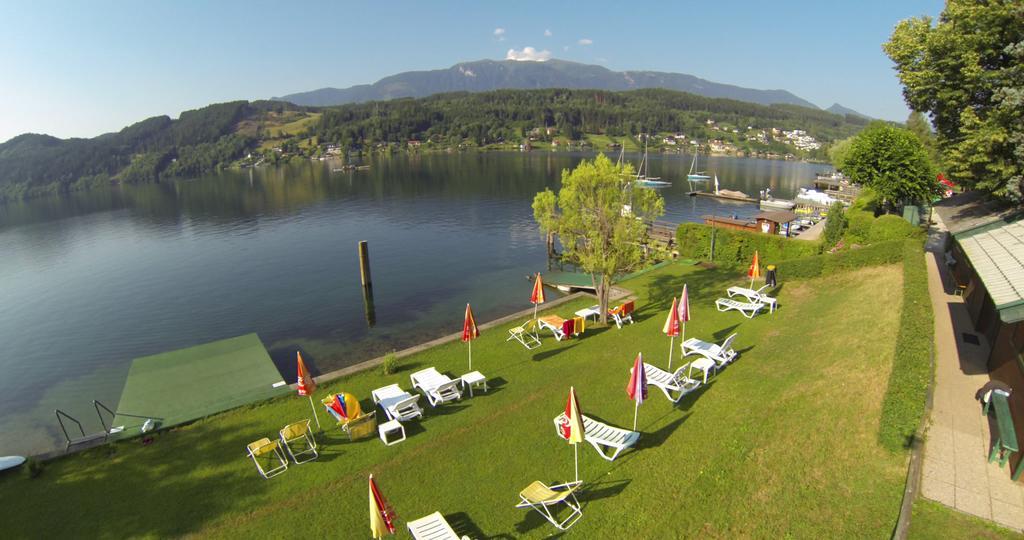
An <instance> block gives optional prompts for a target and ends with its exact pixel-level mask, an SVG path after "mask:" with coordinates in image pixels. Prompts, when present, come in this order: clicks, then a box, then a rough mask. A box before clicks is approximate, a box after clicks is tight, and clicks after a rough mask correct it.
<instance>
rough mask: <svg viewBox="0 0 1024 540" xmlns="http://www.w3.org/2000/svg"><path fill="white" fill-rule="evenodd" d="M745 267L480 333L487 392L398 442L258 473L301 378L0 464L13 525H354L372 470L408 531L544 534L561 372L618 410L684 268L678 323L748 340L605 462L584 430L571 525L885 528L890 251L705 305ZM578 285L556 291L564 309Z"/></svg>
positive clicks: (656, 533)
mask: <svg viewBox="0 0 1024 540" xmlns="http://www.w3.org/2000/svg"><path fill="white" fill-rule="evenodd" d="M738 281H739V279H738V278H737V277H736V276H733V275H727V274H722V273H721V272H717V271H712V270H702V269H700V268H699V267H696V266H684V265H670V266H667V267H665V268H662V269H659V270H656V271H652V272H649V273H647V274H643V275H641V276H640V277H638V278H635V279H633V280H631V281H629V282H626V283H624V284H623V285H624V286H625V287H628V288H630V289H632V290H633V291H634V292H635V293H636V295H637V297H638V300H637V306H638V312H637V313H636V316H635V318H636V319H638V322H637V323H636V324H633V325H629V326H627V327H626V328H623V329H622V330H617V329H615V328H614V327H611V328H591V329H588V331H587V333H586V334H585V336H584V337H583V338H582V339H576V340H569V341H566V342H556V341H555V340H554V339H553V338H551V337H550V335H546V336H545V337H544V343H543V346H542V347H541V348H539V349H535V350H534V351H527V350H525V349H523V348H522V347H520V346H519V345H518V344H514V343H506V342H505V335H506V331H505V328H501V329H491V330H489V331H485V333H484V335H483V336H482V337H481V339H479V340H478V341H477V342H476V343H474V344H473V359H474V364H473V367H474V368H475V369H479V370H480V371H482V372H483V373H484V374H486V375H487V376H488V377H489V378H490V380H491V385H492V390H491V391H490V392H489V393H487V394H477V397H474V398H472V399H465V400H463V401H462V402H461V403H457V404H452V405H445V406H442V407H440V408H438V409H431V410H428V411H427V415H426V418H425V419H423V420H422V421H419V422H410V423H407V424H406V428H407V432H408V435H409V438H408V440H406V441H405V442H403V443H401V444H398V445H396V446H392V447H385V446H383V445H382V444H381V443H380V441H379V440H377V439H372V440H365V441H361V442H358V443H349V442H347V441H346V440H344V439H343V438H342V437H341V435H340V433H339V432H338V431H337V430H335V429H330V430H328V431H327V432H326V433H324V434H323V435H322V436H321V437H320V440H321V442H322V444H323V447H322V450H323V452H322V456H321V458H320V459H319V460H318V461H316V462H312V463H309V464H305V465H299V466H293V467H291V468H289V470H288V471H287V472H285V473H284V474H282V475H281V476H278V477H276V478H273V479H271V480H269V481H268V480H264V479H262V478H260V477H258V476H257V474H256V472H255V469H254V467H253V466H252V463H251V461H249V460H248V459H247V458H246V457H245V454H244V447H245V444H246V443H248V442H250V441H252V440H255V439H257V438H260V437H263V436H271V435H272V434H274V433H276V430H277V429H278V428H280V427H281V426H283V425H284V424H286V423H288V422H290V421H293V420H296V419H299V418H305V417H308V416H309V414H310V410H309V404H308V402H307V401H306V400H305V399H304V398H298V397H295V396H288V397H286V398H283V399H278V400H275V401H271V402H268V403H264V404H261V405H257V406H252V407H247V408H243V409H240V410H236V411H232V412H229V413H225V414H222V415H219V416H215V417H212V418H209V419H206V420H203V421H199V422H196V423H194V424H192V425H189V426H186V427H182V428H179V429H175V430H172V431H170V432H167V433H162V434H160V435H158V436H157V437H156V438H155V441H154V442H153V444H151V445H148V446H143V445H142V444H141V443H140V442H138V441H125V442H122V443H119V444H116V445H113V446H112V447H111V448H101V449H97V450H94V451H89V452H85V453H82V454H79V455H75V456H72V457H70V458H66V459H63V460H59V461H56V462H52V463H50V464H48V465H47V467H46V469H45V471H44V472H43V474H42V476H40V477H39V478H36V479H28V478H27V477H25V476H24V475H21V474H12V475H7V477H5V478H2V479H0V500H2V501H3V502H4V505H5V509H4V527H3V530H4V533H5V536H6V537H9V538H22V537H34V538H40V537H46V538H54V537H58V536H64V537H71V538H73V537H79V536H83V535H84V536H90V537H92V536H97V537H104V538H124V537H140V536H152V537H155V536H178V535H191V534H195V535H202V536H213V537H273V536H277V537H295V536H300V535H304V536H309V537H312V538H321V537H326V536H328V535H331V536H334V537H340V538H360V537H365V536H366V532H367V531H368V517H367V488H366V479H367V475H368V474H370V473H374V475H375V476H376V478H378V481H379V485H380V488H381V490H382V491H383V493H384V495H385V497H387V498H388V499H389V501H390V502H391V504H392V505H393V506H394V508H395V509H396V511H397V513H398V515H399V525H398V526H399V528H400V533H401V535H402V536H407V533H405V531H404V523H405V521H407V520H411V519H416V518H419V517H422V516H424V515H427V514H429V513H431V512H434V511H437V510H439V511H441V512H442V513H443V514H445V516H447V518H448V520H449V521H451V522H452V524H453V525H454V526H455V528H456V530H457V531H458V532H459V533H460V534H468V535H470V536H471V537H474V538H490V537H499V538H511V537H517V538H518V537H543V536H547V535H550V534H552V533H555V532H557V531H556V530H555V529H554V528H553V527H551V526H549V525H548V524H547V523H546V522H544V521H543V520H542V519H540V517H539V516H538V515H537V514H535V513H528V512H526V511H523V510H517V509H515V508H514V504H515V502H516V501H517V493H518V491H519V490H520V489H521V488H523V487H525V486H526V485H527V484H528V483H529V482H530V481H532V480H534V479H540V480H544V481H548V482H551V481H561V480H571V477H572V474H573V470H572V467H573V465H572V449H571V447H569V446H568V445H566V444H565V443H564V442H563V441H562V440H561V439H559V438H557V437H556V435H555V429H554V426H553V424H552V418H553V417H555V416H556V415H557V414H558V413H559V412H560V411H561V410H562V409H563V407H564V405H565V398H566V394H567V392H568V389H569V385H570V384H571V385H575V387H576V389H577V392H578V395H579V399H580V405H581V408H582V410H583V411H584V412H585V413H586V414H589V415H592V416H595V417H599V418H601V419H604V420H605V421H607V422H609V423H612V424H616V425H619V426H623V427H629V426H630V425H631V423H632V415H633V406H632V403H631V402H630V401H628V399H627V397H626V393H625V386H626V383H627V379H628V369H629V367H630V365H631V363H632V360H633V358H634V356H635V355H636V353H637V352H640V351H642V352H643V353H644V358H645V359H646V360H648V361H649V362H651V363H655V364H660V365H662V366H664V364H665V363H666V362H667V354H668V348H669V344H668V338H666V337H665V336H664V335H662V334H661V332H660V330H661V327H662V323H663V321H664V315H665V311H666V310H667V307H668V303H669V302H670V301H671V296H672V295H674V294H678V293H679V291H680V290H681V289H682V286H683V283H684V282H686V283H688V284H689V286H690V291H691V295H692V296H691V304H692V310H693V313H694V318H693V320H692V321H691V322H690V323H689V324H688V325H687V335H689V336H696V337H701V338H704V339H715V340H720V339H722V338H724V337H725V336H726V335H728V334H729V333H731V332H739V338H738V340H737V343H736V348H737V350H739V351H740V353H741V356H740V358H739V360H737V361H736V362H735V363H734V364H733V365H731V366H730V367H729V368H728V369H726V370H725V371H723V372H722V373H721V374H720V375H719V376H718V377H717V378H716V379H714V380H713V382H712V383H711V384H710V385H708V386H707V387H706V388H705V389H704V390H703V391H700V392H697V393H695V395H691V396H688V397H687V398H686V399H684V400H683V401H682V402H680V403H679V404H678V405H677V406H673V405H672V404H671V403H670V402H668V401H667V400H666V399H664V397H663V396H662V394H661V393H660V391H658V390H657V389H655V388H653V387H652V388H651V389H650V395H649V400H648V401H647V402H646V403H644V405H643V406H642V407H641V408H640V431H642V432H643V436H642V438H641V440H640V443H639V446H638V448H636V449H634V450H631V451H627V452H625V453H623V454H622V455H621V456H620V457H619V459H618V460H616V461H615V462H607V461H605V460H603V459H600V458H599V457H598V455H597V454H596V453H595V452H594V450H593V449H592V448H591V447H590V446H589V445H586V446H583V447H581V448H580V471H581V476H582V477H583V479H584V480H585V488H586V489H585V492H584V493H583V494H582V496H581V499H582V501H583V503H584V516H583V519H582V520H580V522H579V523H578V524H577V525H576V526H575V527H573V529H571V531H570V533H569V534H570V535H571V536H575V537H578V538H625V537H652V538H653V537H661V538H675V537H692V536H698V535H707V536H714V537H725V536H734V535H739V536H743V537H750V536H754V537H772V538H775V537H781V536H793V537H812V536H816V537H840V538H841V537H869V538H881V537H888V536H889V535H890V534H891V532H892V529H893V526H894V525H895V522H896V518H897V514H898V512H899V506H900V500H901V496H902V490H903V482H904V477H905V474H906V454H903V453H900V454H893V453H890V452H888V451H886V450H884V449H883V448H882V447H881V446H880V445H879V443H878V427H879V416H880V408H881V402H882V396H883V394H884V392H885V388H886V382H887V379H888V376H889V370H890V365H891V362H892V358H893V351H894V348H895V336H896V329H897V324H898V319H899V310H898V309H888V308H887V309H874V308H871V306H872V302H867V301H866V300H867V299H872V298H873V299H892V298H897V299H898V298H900V296H901V283H902V273H901V271H900V267H899V266H886V267H876V268H868V269H863V270H858V271H855V272H848V273H843V274H837V275H833V276H830V277H827V278H820V279H816V280H810V281H805V282H790V283H783V284H782V287H781V289H780V291H779V298H780V305H781V306H782V308H781V309H780V311H778V312H776V313H775V314H773V315H770V316H768V315H765V316H760V317H757V318H755V319H753V320H747V319H745V318H743V317H741V316H740V315H739V314H737V313H736V312H731V313H718V312H717V311H716V310H715V309H714V305H713V301H714V298H716V297H717V296H719V295H720V293H721V291H723V290H724V289H725V287H726V286H728V285H731V284H737V283H738ZM524 294H525V292H524ZM589 303H591V302H589V301H587V300H586V299H581V300H579V301H578V302H576V303H575V304H571V305H564V306H560V307H559V308H557V309H556V310H555V311H556V312H557V313H560V314H562V315H563V316H564V315H568V314H570V313H572V312H573V311H575V310H576V309H578V308H579V307H582V306H584V305H585V304H589ZM460 315H461V314H453V317H452V319H453V320H452V324H453V326H455V327H458V325H459V324H460V323H461V319H460ZM677 344H678V340H677ZM426 366H437V368H438V369H439V370H441V371H447V372H449V373H450V374H452V375H457V374H461V373H464V372H465V371H466V350H465V345H464V344H462V343H460V342H454V343H450V344H447V345H444V346H440V347H437V348H434V349H431V350H428V351H426V352H423V353H421V354H418V355H415V356H413V357H410V358H407V359H404V360H403V366H402V370H401V371H400V372H399V373H396V374H395V375H392V376H388V377H382V376H380V375H379V374H378V373H376V372H367V373H363V374H359V375H355V376H352V377H350V378H348V379H345V380H341V381H337V382H335V383H332V384H330V385H325V386H322V387H321V389H320V391H319V392H318V395H323V394H325V393H326V392H328V391H335V390H339V389H344V390H346V391H349V392H352V393H354V394H355V395H356V396H358V397H360V398H361V399H362V401H363V406H364V408H369V407H370V406H371V404H370V402H369V396H370V390H371V389H372V388H375V387H377V386H381V385H384V384H387V383H391V382H399V383H400V384H401V385H402V386H403V387H405V388H408V387H409V383H408V375H409V373H410V372H411V371H413V370H415V369H419V368H422V367H426ZM325 419H326V418H325V417H323V418H321V420H325ZM325 426H326V424H325Z"/></svg>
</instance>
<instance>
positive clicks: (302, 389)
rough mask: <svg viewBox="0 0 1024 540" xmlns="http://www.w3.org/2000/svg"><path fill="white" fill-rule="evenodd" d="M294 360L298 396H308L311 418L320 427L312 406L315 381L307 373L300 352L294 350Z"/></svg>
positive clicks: (314, 408)
mask: <svg viewBox="0 0 1024 540" xmlns="http://www.w3.org/2000/svg"><path fill="white" fill-rule="evenodd" d="M295 358H296V362H297V363H298V371H299V374H298V384H297V385H296V386H297V390H298V391H299V395H300V396H306V397H308V398H309V408H310V409H313V418H315V419H316V427H317V429H320V417H319V416H317V414H316V407H314V406H313V392H316V381H314V380H313V377H312V376H311V375H310V374H309V370H308V369H306V363H305V362H303V361H302V353H301V352H300V351H295Z"/></svg>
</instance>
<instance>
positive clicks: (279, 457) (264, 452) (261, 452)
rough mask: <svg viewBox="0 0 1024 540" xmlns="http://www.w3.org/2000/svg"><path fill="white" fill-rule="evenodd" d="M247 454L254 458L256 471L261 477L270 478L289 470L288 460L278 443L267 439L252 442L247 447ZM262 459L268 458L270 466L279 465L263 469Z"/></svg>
mask: <svg viewBox="0 0 1024 540" xmlns="http://www.w3.org/2000/svg"><path fill="white" fill-rule="evenodd" d="M245 453H246V455H248V456H249V457H251V458H252V461H253V463H255V464H256V470H257V471H259V472H260V476H262V477H263V478H268V479H269V478H270V477H272V476H277V475H279V474H281V473H283V472H284V471H287V470H288V459H287V458H285V457H284V452H282V451H281V443H280V442H278V441H272V440H270V439H268V438H267V437H263V438H262V439H260V440H258V441H255V442H251V443H249V444H248V445H246V447H245ZM260 458H266V459H268V460H269V463H270V464H274V463H275V462H276V463H277V464H276V466H275V467H274V468H267V469H264V468H263V464H262V463H260Z"/></svg>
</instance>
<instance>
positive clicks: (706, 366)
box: [686, 357, 718, 384]
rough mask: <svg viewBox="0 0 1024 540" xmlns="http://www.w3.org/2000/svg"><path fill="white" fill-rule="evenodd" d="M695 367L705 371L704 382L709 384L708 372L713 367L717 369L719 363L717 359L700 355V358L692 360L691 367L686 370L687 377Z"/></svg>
mask: <svg viewBox="0 0 1024 540" xmlns="http://www.w3.org/2000/svg"><path fill="white" fill-rule="evenodd" d="M694 368H697V369H699V370H701V371H703V372H704V384H707V383H708V373H709V372H710V371H711V370H712V369H714V370H716V371H717V369H718V364H716V363H715V361H714V360H712V359H710V358H705V357H700V358H698V359H696V360H694V361H693V362H690V369H688V370H686V376H687V377H689V376H690V372H692V371H693V369H694Z"/></svg>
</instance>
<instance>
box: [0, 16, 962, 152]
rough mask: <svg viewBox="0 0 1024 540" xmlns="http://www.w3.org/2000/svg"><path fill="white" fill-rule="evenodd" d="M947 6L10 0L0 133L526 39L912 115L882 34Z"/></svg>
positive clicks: (111, 126) (418, 63)
mask: <svg viewBox="0 0 1024 540" xmlns="http://www.w3.org/2000/svg"><path fill="white" fill-rule="evenodd" d="M941 10H942V2H941V1H940V0H929V1H925V0H899V1H892V0H889V1H881V0H864V1H860V2H821V1H820V0H818V1H815V2H808V1H784V0H782V1H778V2H770V3H766V2H752V1H751V2H747V1H731V2H723V1H718V2H706V1H705V2H693V1H685V2H683V1H680V2H664V3H663V4H653V3H652V4H644V3H637V2H607V3H604V2H593V1H592V2H585V3H579V2H552V1H547V2H525V1H517V2H500V3H499V2H486V3H484V2H440V1H435V2H407V1H396V0H391V1H380V0H378V1H376V2H344V3H343V2H308V3H306V2H303V3H300V2H294V3H290V2H252V1H250V2H231V1H216V2H199V1H184V0H183V1H179V2H156V1H145V2H138V1H134V2H129V1H122V2H109V1H103V0H94V1H90V2H66V3H61V2H47V1H33V2H24V1H22V2H14V1H11V0H0V20H2V21H4V23H3V27H4V29H3V31H2V32H0V51H3V53H2V54H0V141H3V140H7V139H8V138H10V137H13V136H14V135H17V134H19V133H23V132H36V133H49V134H52V135H57V136H60V137H71V136H75V137H91V136H95V135H97V134H100V133H103V132H107V131H116V130H118V129H120V128H121V127H123V126H125V125H128V124H130V123H133V122H136V121H138V120H141V119H143V118H147V117H150V116H154V115H159V114H168V115H170V116H172V117H177V115H178V113H180V111H182V110H187V109H192V108H196V107H200V106H203V105H206V104H208V103H213V102H218V101H228V100H234V99H258V98H267V97H271V96H277V95H283V94H288V93H292V92H300V91H305V90H312V89H316V88H321V87H324V86H335V87H345V86H351V85H353V84H361V83H372V82H374V81H376V80H377V79H379V78H381V77H384V76H387V75H391V74H394V73H397V72H401V71H408V70H420V69H437V68H444V67H449V66H451V65H452V64H455V63H457V62H460V61H468V60H479V59H482V58H491V59H503V58H505V57H506V56H507V55H508V53H509V50H510V49H514V50H515V51H516V52H517V53H519V54H521V51H522V50H523V49H524V48H525V47H532V48H533V50H534V51H537V53H538V54H539V53H543V52H544V51H547V52H548V53H550V55H551V57H553V58H560V59H565V60H572V61H576V62H584V63H592V64H600V65H604V66H606V67H608V68H610V69H614V70H626V69H634V70H640V69H647V70H658V71H672V72H681V73H689V74H692V75H696V76H698V77H703V78H705V79H709V80H712V81H716V82H722V83H729V84H736V85H741V86H748V87H753V88H782V89H786V90H789V91H791V92H793V93H795V94H796V95H798V96H800V97H803V98H804V99H807V100H809V101H811V102H813V103H815V104H817V105H819V106H822V107H827V106H829V105H831V104H832V103H833V102H839V103H841V104H843V105H845V106H847V107H851V108H853V109H856V110H858V111H860V112H863V113H865V114H869V115H871V116H875V117H880V118H887V119H894V120H904V119H905V118H906V115H907V108H906V106H905V105H904V103H903V99H902V96H901V95H900V86H899V83H898V81H897V80H896V77H895V74H894V72H893V71H892V67H891V66H892V65H891V62H890V61H889V60H888V59H887V58H886V57H885V55H884V54H883V53H882V50H881V44H882V43H883V42H884V41H885V40H886V39H887V38H888V36H889V34H890V33H891V32H892V28H893V26H894V25H895V24H896V22H898V21H899V20H900V19H904V18H907V17H911V16H917V15H932V16H937V15H938V13H939V12H940V11H941ZM498 29H501V31H498Z"/></svg>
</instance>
